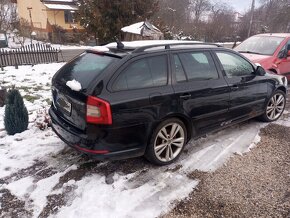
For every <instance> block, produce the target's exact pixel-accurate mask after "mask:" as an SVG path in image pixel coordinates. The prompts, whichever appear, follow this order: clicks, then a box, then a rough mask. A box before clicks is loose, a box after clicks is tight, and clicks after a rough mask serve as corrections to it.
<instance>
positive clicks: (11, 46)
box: [4, 37, 92, 50]
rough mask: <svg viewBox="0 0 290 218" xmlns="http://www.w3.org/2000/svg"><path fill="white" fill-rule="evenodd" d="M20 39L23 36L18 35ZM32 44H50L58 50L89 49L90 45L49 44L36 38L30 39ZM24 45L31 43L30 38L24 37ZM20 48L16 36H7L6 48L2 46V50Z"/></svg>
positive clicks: (49, 44)
mask: <svg viewBox="0 0 290 218" xmlns="http://www.w3.org/2000/svg"><path fill="white" fill-rule="evenodd" d="M20 40H21V41H23V37H20ZM32 44H45V45H48V46H51V47H53V48H56V49H60V50H70V49H90V48H91V47H92V46H84V45H62V44H51V43H47V42H42V41H38V40H34V39H33V40H32ZM23 45H24V46H27V45H31V39H30V38H25V39H24V43H23ZM17 48H21V43H20V42H19V39H18V38H17V37H15V38H14V41H13V38H12V37H9V38H8V48H4V50H11V49H17Z"/></svg>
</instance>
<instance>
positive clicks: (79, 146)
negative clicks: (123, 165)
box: [49, 108, 146, 160]
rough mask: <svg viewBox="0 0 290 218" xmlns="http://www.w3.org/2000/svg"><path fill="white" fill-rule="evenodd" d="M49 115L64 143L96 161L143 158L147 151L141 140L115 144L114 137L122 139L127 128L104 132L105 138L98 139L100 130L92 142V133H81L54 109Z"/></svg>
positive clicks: (53, 126) (53, 127)
mask: <svg viewBox="0 0 290 218" xmlns="http://www.w3.org/2000/svg"><path fill="white" fill-rule="evenodd" d="M49 115H50V117H51V120H52V129H53V131H54V132H55V133H56V135H57V136H58V137H59V138H60V139H61V140H62V141H64V142H65V143H66V144H67V145H69V146H70V147H72V148H74V149H76V150H77V151H79V152H81V153H84V154H87V155H89V156H90V157H92V158H94V159H97V160H121V159H128V158H133V157H138V156H142V155H144V153H145V149H146V146H145V145H146V140H145V139H144V141H143V142H142V143H140V140H139V142H138V141H134V140H133V141H131V142H129V141H128V143H125V144H122V143H120V142H119V143H116V142H114V140H112V137H114V135H115V138H116V139H120V138H122V136H120V134H122V131H126V129H125V128H124V129H123V130H120V129H117V130H116V129H105V130H102V131H105V132H107V133H106V134H102V135H104V137H103V138H100V139H98V138H97V135H98V134H97V132H98V131H100V130H97V132H96V134H95V136H96V139H95V140H92V133H91V135H90V136H88V135H87V134H85V133H81V132H79V131H78V130H76V129H75V128H74V127H72V126H70V125H68V124H67V123H66V122H65V121H63V120H62V119H61V118H59V117H58V116H57V115H56V114H55V113H54V111H53V109H51V108H50V110H49ZM128 128H129V129H130V128H132V127H128ZM136 128H140V127H136V126H135V127H133V129H134V130H135V131H136ZM141 128H142V127H141ZM129 131H130V130H129ZM90 132H91V131H90ZM118 132H119V133H118ZM143 133H144V131H143ZM116 134H118V135H116ZM124 137H126V136H124ZM110 141H112V142H114V143H112V144H110V143H108V142H110ZM120 141H122V140H120Z"/></svg>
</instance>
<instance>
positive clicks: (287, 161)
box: [163, 95, 290, 218]
mask: <svg viewBox="0 0 290 218" xmlns="http://www.w3.org/2000/svg"><path fill="white" fill-rule="evenodd" d="M289 97H290V95H288V102H289V100H290V99H289ZM287 110H288V111H290V105H289V103H288V106H287ZM284 116H290V114H285V115H284ZM260 136H261V141H260V143H259V144H258V145H257V146H256V147H255V148H253V149H252V151H251V152H249V153H246V154H244V155H243V156H240V155H235V156H233V157H232V158H231V159H230V160H229V161H228V162H227V164H226V165H224V166H223V167H221V168H219V169H218V170H216V171H215V172H213V173H203V172H199V171H195V172H193V173H191V174H190V175H189V176H190V177H191V178H193V179H199V180H200V183H199V185H198V186H197V187H196V189H195V190H194V191H193V192H192V193H191V194H190V196H189V197H188V198H187V199H186V200H183V201H181V202H179V203H178V204H177V206H176V207H175V208H174V209H173V210H172V211H171V212H170V213H168V214H166V215H164V216H163V218H169V217H290V127H285V126H281V125H277V124H269V125H268V126H266V127H265V128H263V129H262V130H261V134H260Z"/></svg>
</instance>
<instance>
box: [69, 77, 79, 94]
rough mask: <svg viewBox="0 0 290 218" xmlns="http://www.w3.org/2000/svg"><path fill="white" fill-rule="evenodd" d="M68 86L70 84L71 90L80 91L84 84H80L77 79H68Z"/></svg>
mask: <svg viewBox="0 0 290 218" xmlns="http://www.w3.org/2000/svg"><path fill="white" fill-rule="evenodd" d="M66 86H68V87H69V88H71V90H73V91H76V92H79V91H80V90H82V85H81V84H80V82H78V81H76V80H75V79H73V80H71V81H67V82H66Z"/></svg>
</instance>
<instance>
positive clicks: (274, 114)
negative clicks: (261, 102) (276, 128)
mask: <svg viewBox="0 0 290 218" xmlns="http://www.w3.org/2000/svg"><path fill="white" fill-rule="evenodd" d="M285 106H286V95H285V93H284V92H283V91H281V90H277V91H275V92H274V94H273V95H272V96H271V98H270V99H269V100H268V102H267V104H266V106H265V109H264V114H263V115H261V116H260V117H259V118H260V120H262V121H264V122H273V121H276V120H278V119H279V118H280V117H281V116H282V114H283V112H284V109H285Z"/></svg>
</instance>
